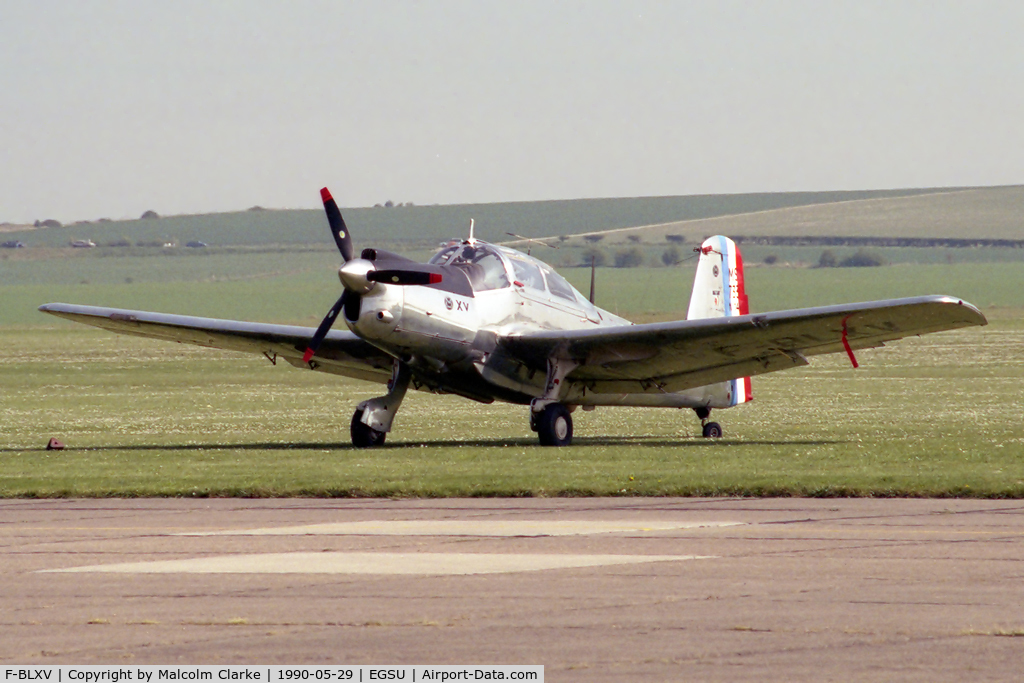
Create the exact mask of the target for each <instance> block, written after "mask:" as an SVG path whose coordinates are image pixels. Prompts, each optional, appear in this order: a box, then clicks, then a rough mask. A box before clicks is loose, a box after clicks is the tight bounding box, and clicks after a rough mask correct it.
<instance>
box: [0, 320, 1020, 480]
mask: <svg viewBox="0 0 1024 683" xmlns="http://www.w3.org/2000/svg"><path fill="white" fill-rule="evenodd" d="M1022 329H1024V325H1022V324H1021V321H1020V319H1019V318H1017V317H997V319H996V320H995V321H994V322H993V324H992V325H990V326H989V327H988V328H985V329H984V330H967V331H961V332H955V333H948V334H942V335H933V336H930V337H926V338H922V339H912V340H907V341H905V342H903V343H900V344H897V345H894V346H893V347H891V348H887V349H883V350H877V351H865V352H861V353H860V360H861V362H862V364H863V365H862V368H861V369H859V370H853V369H852V368H850V367H849V364H848V362H847V361H846V359H845V358H842V357H838V356H834V357H829V358H823V359H819V360H816V361H815V363H814V365H813V366H812V367H810V368H805V369H801V370H797V371H792V372H788V373H780V374H778V375H773V376H767V377H762V378H756V379H755V382H754V392H755V396H756V400H755V401H754V402H753V403H752V404H749V405H746V406H741V407H739V408H736V409H733V410H729V411H719V412H717V413H716V415H715V418H716V419H717V420H719V421H720V422H721V423H722V424H723V426H724V427H725V430H726V438H725V439H723V440H721V441H715V442H712V441H708V440H705V439H702V438H700V437H699V424H698V422H697V420H696V418H695V417H694V416H693V413H692V412H691V411H686V410H684V411H677V410H667V409H664V410H642V409H627V408H608V409H598V410H596V411H594V412H591V413H584V412H577V413H576V433H577V437H576V439H575V441H574V445H573V446H572V447H570V448H565V449H549V448H541V447H540V446H537V445H536V442H535V435H534V434H532V433H531V432H530V431H529V429H528V426H527V420H526V412H525V409H524V408H522V407H520V406H507V405H500V404H495V405H490V406H481V405H478V404H475V403H471V402H469V401H466V400H463V399H458V398H454V397H440V396H433V395H427V394H420V393H415V394H412V395H410V396H409V397H408V398H407V399H406V403H405V405H404V406H403V408H402V411H401V412H400V413H399V416H398V419H397V420H396V426H395V431H394V432H393V433H392V434H391V436H390V438H389V441H388V444H387V446H386V447H384V448H383V449H380V450H373V451H362V450H355V449H352V448H351V447H350V445H349V442H348V433H347V432H348V421H349V418H350V415H351V411H352V410H353V407H354V405H355V404H356V403H357V402H358V401H360V400H362V399H364V398H368V397H370V396H371V395H374V394H375V393H376V392H377V387H376V386H373V385H369V384H365V383H360V382H356V381H352V380H345V379H339V378H336V377H331V376H324V375H320V374H318V373H313V372H304V371H300V370H296V369H294V368H290V367H287V368H286V367H274V366H271V365H270V364H269V363H267V362H266V360H264V359H262V358H258V357H243V356H236V355H234V354H227V353H221V352H212V351H208V350H204V349H199V348H192V347H184V346H180V345H173V344H160V343H158V342H151V341H147V340H139V339H131V338H125V337H114V336H112V335H107V334H104V333H102V332H99V331H93V330H89V329H84V328H83V329H62V330H60V331H58V332H54V331H51V330H44V329H13V330H12V329H7V330H4V331H2V332H0V348H2V352H0V356H2V362H3V366H4V368H5V370H4V384H5V388H4V401H3V404H2V413H3V420H2V428H0V442H2V443H3V444H4V446H3V447H2V448H0V495H2V496H111V495H114V496H138V495H147V496H148V495H201V496H207V495H249V496H266V495H282V496H285V495H287V496H298V495H316V496H321V495H326V496H351V495H372V496H377V495H386V496H478V495H503V496H514V495H534V496H544V495H546V496H557V495H726V494H738V495H765V494H767V495H815V496H821V495H875V496H878V495H893V496H896V495H941V496H949V495H956V496H1003V497H1011V496H1012V497H1020V496H1024V458H1022V457H1021V456H1022V455H1024V436H1022V435H1024V432H1022V430H1021V428H1020V417H1021V413H1020V390H1019V386H1020V382H1021V380H1022V379H1024V342H1022V337H1021V331H1022ZM51 436H56V437H59V438H60V439H62V440H63V441H65V442H66V443H67V444H68V445H69V449H68V450H65V451H63V452H47V451H45V450H43V448H42V447H43V446H44V445H45V444H46V441H47V440H48V439H49V438H50V437H51Z"/></svg>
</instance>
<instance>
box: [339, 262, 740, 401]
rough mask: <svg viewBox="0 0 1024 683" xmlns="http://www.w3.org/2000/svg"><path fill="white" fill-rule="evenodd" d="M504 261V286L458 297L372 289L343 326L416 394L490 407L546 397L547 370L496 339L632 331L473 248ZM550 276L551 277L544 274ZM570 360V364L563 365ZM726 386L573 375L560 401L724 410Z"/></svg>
mask: <svg viewBox="0 0 1024 683" xmlns="http://www.w3.org/2000/svg"><path fill="white" fill-rule="evenodd" d="M474 244H476V245H478V246H481V247H485V248H489V249H491V250H493V251H494V252H496V253H498V254H500V255H501V257H502V261H503V263H504V265H505V269H506V272H507V277H508V281H509V285H508V286H503V287H499V288H496V289H486V290H482V291H480V290H477V291H475V292H474V296H472V297H469V296H461V295H459V294H456V293H453V292H451V291H445V290H444V289H440V288H434V287H429V286H416V285H405V286H402V285H388V284H384V283H381V282H378V283H376V284H375V285H374V286H373V287H372V288H371V289H370V290H369V291H368V292H366V293H365V294H363V295H362V297H361V301H360V305H359V313H358V317H357V318H356V319H355V320H352V319H349V317H348V312H346V313H345V314H344V315H343V316H342V317H344V319H345V323H346V324H347V325H348V328H349V329H350V330H351V331H352V332H353V333H355V334H356V335H358V336H359V337H361V338H363V339H365V340H366V341H367V342H368V343H370V344H373V345H374V346H376V347H378V348H379V349H381V350H383V351H385V352H386V353H388V354H389V355H391V356H393V357H395V358H396V359H398V360H400V361H402V362H405V363H408V364H409V366H410V367H411V368H412V370H413V378H414V379H413V381H414V384H415V386H417V388H421V389H427V390H433V391H438V392H445V393H455V394H460V395H462V396H466V397H468V398H473V399H476V400H480V401H486V402H490V401H492V400H501V401H506V402H510V403H519V404H528V403H529V402H530V401H531V400H532V399H534V398H537V397H540V396H541V395H542V394H544V391H545V385H546V380H547V375H546V372H545V370H544V369H539V368H530V367H527V366H526V365H524V364H523V363H522V362H521V361H520V360H517V359H514V358H512V357H510V356H508V355H506V354H504V353H502V350H501V346H500V344H498V343H497V341H498V340H499V339H500V338H503V337H508V336H514V335H516V334H518V333H528V332H532V331H538V330H576V329H591V328H597V327H622V326H628V325H632V324H633V323H631V322H630V321H629V320H626V319H625V318H621V317H619V316H617V315H615V314H613V313H610V312H608V311H606V310H603V309H601V308H598V307H596V306H594V305H593V304H591V303H590V302H589V301H588V300H587V299H586V298H585V297H584V296H583V295H582V294H580V293H579V292H577V291H575V290H573V294H574V300H569V299H568V298H567V297H565V296H557V295H555V294H552V293H551V291H549V290H548V289H547V288H544V289H540V288H538V287H536V286H528V285H526V284H525V283H522V282H519V281H516V280H515V279H514V271H513V268H512V263H511V259H516V260H526V261H528V262H532V263H534V264H536V265H537V266H538V267H543V269H544V271H545V272H546V273H547V272H550V268H549V267H548V266H546V265H544V264H542V262H540V261H538V260H537V259H534V258H532V257H530V256H528V255H526V254H523V253H521V252H517V251H514V250H512V249H508V248H505V247H497V246H494V245H485V244H484V243H481V242H476V243H474ZM549 277H550V276H549ZM567 360H568V359H567ZM730 398H731V396H729V395H728V383H723V384H716V385H711V386H707V387H698V388H696V389H690V390H687V391H683V392H677V393H666V392H662V391H658V390H654V391H651V392H649V393H646V392H645V393H633V394H595V393H593V392H590V391H587V390H586V389H585V388H584V386H583V385H582V384H580V383H574V382H573V381H572V378H571V374H570V376H569V377H568V378H567V380H566V381H565V382H564V383H563V386H562V388H561V391H560V394H559V400H560V401H561V402H562V403H565V404H567V405H570V406H575V405H580V406H598V405H620V406H662V407H675V408H684V407H690V408H697V407H711V408H718V407H723V408H724V407H729V406H730V405H731V402H730Z"/></svg>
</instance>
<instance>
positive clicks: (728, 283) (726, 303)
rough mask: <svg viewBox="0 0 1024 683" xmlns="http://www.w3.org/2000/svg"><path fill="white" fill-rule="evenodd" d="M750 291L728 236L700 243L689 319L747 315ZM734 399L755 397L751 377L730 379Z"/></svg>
mask: <svg viewBox="0 0 1024 683" xmlns="http://www.w3.org/2000/svg"><path fill="white" fill-rule="evenodd" d="M749 312H750V309H749V307H748V305H747V292H746V287H745V286H744V282H743V257H742V256H741V255H740V250H739V247H737V246H736V243H735V242H733V241H732V240H731V239H729V238H728V237H724V236H722V235H715V236H714V237H709V238H707V239H706V240H704V242H703V244H701V245H700V258H699V259H698V260H697V274H696V276H695V277H694V279H693V294H692V295H691V296H690V308H689V310H688V311H687V313H686V319H687V320H695V319H699V318H725V317H729V316H734V315H747V314H748V313H749ZM731 384H732V387H731V391H730V394H731V402H732V404H733V405H736V404H738V403H746V402H747V401H750V400H751V399H752V398H753V394H752V392H751V386H750V378H749V377H739V378H737V379H734V380H731Z"/></svg>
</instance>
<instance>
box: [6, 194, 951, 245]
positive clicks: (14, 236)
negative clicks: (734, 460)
mask: <svg viewBox="0 0 1024 683" xmlns="http://www.w3.org/2000/svg"><path fill="white" fill-rule="evenodd" d="M940 192H949V190H936V189H905V190H877V191H858V192H783V193H761V194H736V195H691V196H681V197H636V198H620V199H574V200H560V201H545V202H510V203H501V204H462V205H448V206H411V207H410V206H401V207H394V208H347V209H342V212H343V214H344V216H345V220H346V222H347V223H348V225H349V227H350V228H351V230H352V232H353V235H354V236H355V237H356V240H357V242H358V243H359V244H382V243H400V242H412V243H418V244H426V243H431V244H433V243H437V242H438V241H441V240H446V239H449V238H451V237H458V236H463V235H466V234H468V231H469V221H470V219H474V220H475V221H476V235H477V236H478V237H480V238H481V239H485V240H488V241H503V240H507V239H508V236H507V234H506V233H509V232H514V233H517V234H519V235H523V236H526V237H545V236H552V235H554V236H558V235H571V234H577V233H584V232H595V231H605V230H614V229H617V228H624V227H631V226H640V225H650V224H657V223H667V222H670V221H687V222H690V223H688V226H692V230H691V228H690V227H687V231H688V232H695V233H696V232H699V231H700V230H703V229H707V228H704V227H697V226H696V225H695V224H693V223H692V222H693V221H701V220H708V219H713V218H717V217H723V216H733V215H738V214H739V215H742V214H749V215H751V217H752V219H754V220H755V222H756V217H757V216H765V215H773V214H771V213H770V212H774V211H785V210H787V209H790V210H791V209H795V208H800V207H808V208H809V207H812V206H819V205H824V206H832V205H835V204H836V203H837V202H856V201H870V200H876V201H878V200H885V199H902V198H908V197H910V198H912V197H917V196H920V198H921V199H922V200H923V201H925V202H927V201H928V200H929V198H931V197H935V196H938V195H936V193H940ZM766 212H767V213H766ZM709 225H710V224H709ZM672 230H674V228H673V229H672ZM672 230H669V232H672ZM3 239H4V240H20V241H22V242H24V243H25V244H26V245H27V246H28V247H40V246H48V247H63V246H67V244H68V242H69V240H71V239H90V240H92V241H94V242H96V243H97V244H99V245H103V244H110V243H113V242H115V241H118V240H121V239H128V240H129V241H131V242H132V243H136V244H137V243H139V242H155V241H167V242H176V243H177V244H178V245H183V244H184V243H186V242H188V241H190V240H200V241H203V242H206V243H207V244H209V245H211V246H226V245H268V244H293V245H294V244H325V245H329V244H331V240H330V234H329V233H328V231H327V227H326V221H325V219H324V214H323V211H321V210H260V211H241V212H234V213H218V214H205V215H195V216H170V217H165V218H159V219H145V220H130V221H110V222H90V223H79V224H74V225H69V226H65V227H62V228H45V229H35V230H25V231H20V232H8V233H4V236H3Z"/></svg>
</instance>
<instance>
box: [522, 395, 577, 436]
mask: <svg viewBox="0 0 1024 683" xmlns="http://www.w3.org/2000/svg"><path fill="white" fill-rule="evenodd" d="M534 415H535V416H536V424H537V435H538V436H539V437H540V445H541V446H568V445H569V444H570V443H572V416H571V415H570V414H569V409H568V408H566V407H565V406H564V405H562V404H561V403H550V404H548V405H547V406H545V407H544V410H542V411H541V412H539V413H535V414H534ZM532 421H533V420H531V422H532Z"/></svg>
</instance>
